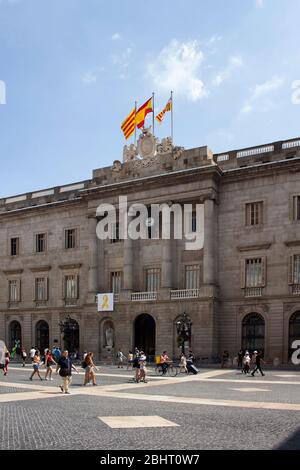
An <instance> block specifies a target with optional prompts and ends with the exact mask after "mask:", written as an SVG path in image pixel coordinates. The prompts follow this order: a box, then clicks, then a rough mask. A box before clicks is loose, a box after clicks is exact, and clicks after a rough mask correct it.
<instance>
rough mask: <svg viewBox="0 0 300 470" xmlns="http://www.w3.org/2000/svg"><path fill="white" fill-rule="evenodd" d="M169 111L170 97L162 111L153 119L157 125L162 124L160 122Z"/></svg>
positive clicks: (170, 106) (170, 108)
mask: <svg viewBox="0 0 300 470" xmlns="http://www.w3.org/2000/svg"><path fill="white" fill-rule="evenodd" d="M171 110H172V97H171V98H170V99H169V101H168V102H167V104H166V106H165V107H164V109H163V110H162V111H161V112H160V113H159V114H158V115H157V116H155V119H156V120H157V121H158V122H159V124H161V123H162V120H163V118H164V116H165V114H166V113H167V112H168V111H171Z"/></svg>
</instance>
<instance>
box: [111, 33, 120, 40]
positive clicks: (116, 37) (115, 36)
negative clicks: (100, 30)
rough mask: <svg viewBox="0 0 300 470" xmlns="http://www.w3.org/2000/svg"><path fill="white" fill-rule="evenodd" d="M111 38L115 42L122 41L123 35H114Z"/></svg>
mask: <svg viewBox="0 0 300 470" xmlns="http://www.w3.org/2000/svg"><path fill="white" fill-rule="evenodd" d="M111 38H112V40H113V41H118V40H119V39H121V34H120V33H114V34H113V35H112V37H111Z"/></svg>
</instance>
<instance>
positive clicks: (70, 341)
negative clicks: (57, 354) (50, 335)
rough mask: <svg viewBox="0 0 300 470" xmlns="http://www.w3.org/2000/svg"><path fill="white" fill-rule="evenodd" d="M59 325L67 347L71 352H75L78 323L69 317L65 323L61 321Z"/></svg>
mask: <svg viewBox="0 0 300 470" xmlns="http://www.w3.org/2000/svg"><path fill="white" fill-rule="evenodd" d="M58 324H59V328H60V332H61V334H63V335H64V336H63V340H64V342H65V347H66V348H67V350H68V351H69V352H74V349H75V347H74V346H75V345H74V339H75V330H77V323H76V321H75V320H73V319H72V318H71V317H70V315H67V317H66V319H65V320H64V321H60V322H59V323H58Z"/></svg>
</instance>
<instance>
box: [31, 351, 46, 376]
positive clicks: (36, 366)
mask: <svg viewBox="0 0 300 470" xmlns="http://www.w3.org/2000/svg"><path fill="white" fill-rule="evenodd" d="M40 366H41V356H40V352H39V351H36V352H35V355H34V356H33V360H32V367H33V372H32V374H31V376H30V377H29V380H32V379H33V377H34V376H35V375H37V376H38V377H39V378H40V380H43V379H42V377H41V376H40V371H39V369H40Z"/></svg>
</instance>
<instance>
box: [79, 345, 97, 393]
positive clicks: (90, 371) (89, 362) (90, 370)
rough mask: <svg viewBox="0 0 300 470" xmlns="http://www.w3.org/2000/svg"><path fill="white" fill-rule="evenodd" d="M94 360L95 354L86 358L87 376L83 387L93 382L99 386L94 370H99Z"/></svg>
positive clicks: (90, 353) (88, 354)
mask: <svg viewBox="0 0 300 470" xmlns="http://www.w3.org/2000/svg"><path fill="white" fill-rule="evenodd" d="M93 359H94V354H93V353H92V352H89V353H87V355H86V356H85V359H84V362H85V364H86V366H85V368H84V369H85V376H84V382H83V385H87V384H89V383H90V381H91V380H92V382H93V385H97V383H96V376H95V373H94V370H98V369H97V367H96V366H95V364H94V360H93Z"/></svg>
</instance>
